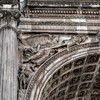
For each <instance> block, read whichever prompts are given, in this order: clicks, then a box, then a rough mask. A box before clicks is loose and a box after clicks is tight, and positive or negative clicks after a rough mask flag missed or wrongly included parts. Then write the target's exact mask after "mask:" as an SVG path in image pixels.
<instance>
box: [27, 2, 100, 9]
mask: <svg viewBox="0 0 100 100" xmlns="http://www.w3.org/2000/svg"><path fill="white" fill-rule="evenodd" d="M80 4H81V5H82V7H92V6H94V7H100V2H99V1H97V0H94V1H91V0H75V1H73V0H62V1H59V0H46V1H44V0H41V1H40V0H38V1H36V0H29V1H28V4H27V5H28V6H32V7H61V8H64V7H80Z"/></svg>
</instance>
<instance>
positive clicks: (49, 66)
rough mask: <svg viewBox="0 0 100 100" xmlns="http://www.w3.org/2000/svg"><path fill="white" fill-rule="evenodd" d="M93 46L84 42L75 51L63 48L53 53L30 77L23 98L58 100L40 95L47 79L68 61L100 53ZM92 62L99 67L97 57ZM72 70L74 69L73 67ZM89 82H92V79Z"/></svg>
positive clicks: (26, 99)
mask: <svg viewBox="0 0 100 100" xmlns="http://www.w3.org/2000/svg"><path fill="white" fill-rule="evenodd" d="M97 45H98V43H97ZM82 46H84V48H83V49H82V48H81V49H80V47H82ZM95 46H96V45H95ZM95 46H93V44H84V45H81V46H79V47H77V49H76V50H75V51H71V52H70V51H69V52H70V53H67V52H68V51H67V50H64V51H62V52H60V53H58V54H56V55H54V56H53V57H51V58H50V59H49V60H47V61H46V62H45V63H44V64H43V65H42V66H41V67H40V69H39V70H38V71H37V73H36V75H35V76H34V77H32V79H31V81H30V83H29V85H28V88H27V91H26V95H25V100H58V99H57V98H56V99H50V98H48V99H46V98H45V99H44V98H43V97H42V96H41V95H42V92H43V89H45V86H46V84H47V83H48V81H49V79H50V78H51V77H52V76H53V75H54V73H55V72H57V71H58V70H59V69H61V68H63V67H64V66H65V65H66V66H67V64H69V63H70V62H74V61H76V60H77V59H80V60H81V58H83V57H89V56H91V55H92V56H93V55H95V57H96V55H98V56H99V55H100V50H99V47H98V46H97V47H95ZM73 48H75V47H73ZM85 59H86V58H85ZM93 59H94V58H93ZM87 60H89V59H88V58H87ZM90 60H91V59H90ZM86 62H87V61H85V63H86ZM91 63H92V62H91ZM94 63H98V64H97V68H100V67H99V58H98V60H97V61H96V62H94ZM94 63H93V64H94ZM80 65H81V64H79V65H78V66H80ZM87 65H88V64H86V65H85V64H84V66H83V67H86V66H87ZM79 68H80V67H79ZM72 70H74V68H73V69H72ZM90 70H91V69H90ZM67 71H68V70H67ZM90 72H91V71H90ZM95 74H96V72H94V77H95ZM85 81H86V82H88V79H86V80H85ZM91 82H94V80H93V81H91ZM58 84H59V83H58ZM55 87H56V86H55ZM50 88H51V87H50ZM83 88H84V87H83ZM83 90H84V89H83ZM94 90H95V89H94ZM74 91H75V90H74ZM98 91H99V90H98ZM44 92H45V91H44ZM57 93H58V92H57ZM62 97H63V96H62ZM75 98H76V97H75ZM83 98H84V97H83ZM72 99H74V98H72ZM88 99H89V98H88ZM59 100H60V99H59ZM61 100H65V99H61ZM66 100H67V99H66ZM75 100H76V99H75Z"/></svg>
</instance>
